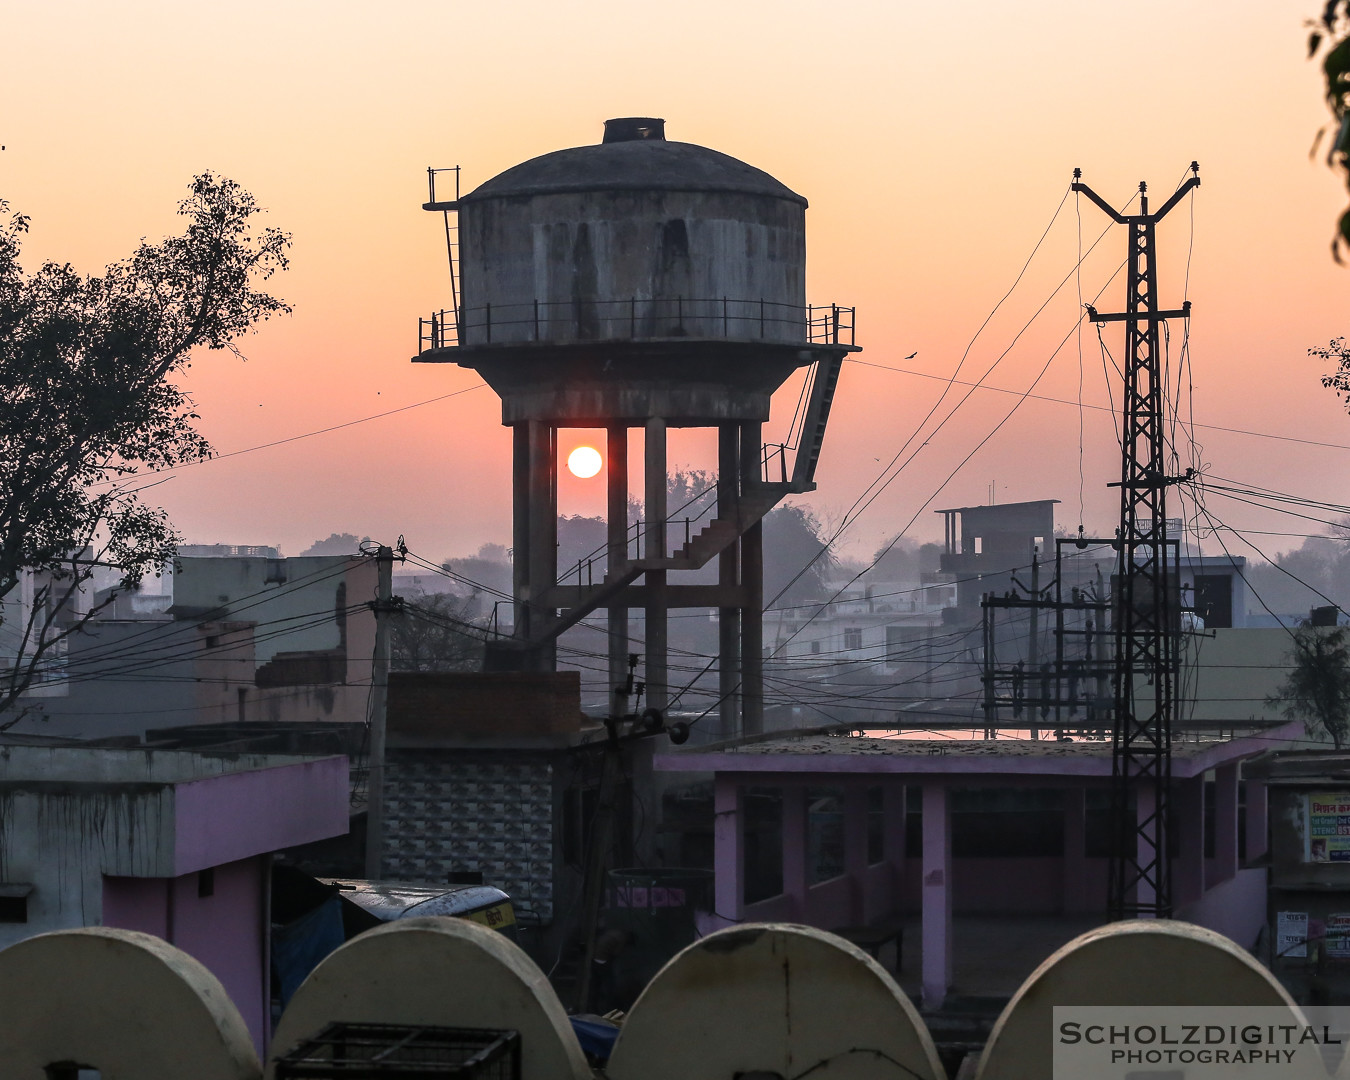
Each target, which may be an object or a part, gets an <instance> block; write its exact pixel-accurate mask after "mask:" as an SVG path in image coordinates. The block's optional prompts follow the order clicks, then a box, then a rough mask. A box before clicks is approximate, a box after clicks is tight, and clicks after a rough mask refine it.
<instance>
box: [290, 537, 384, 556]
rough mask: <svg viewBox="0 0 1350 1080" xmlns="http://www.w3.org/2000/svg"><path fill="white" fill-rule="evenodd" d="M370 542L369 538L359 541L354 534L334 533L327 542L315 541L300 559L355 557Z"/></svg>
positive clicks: (303, 552) (302, 553)
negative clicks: (309, 556) (309, 557)
mask: <svg viewBox="0 0 1350 1080" xmlns="http://www.w3.org/2000/svg"><path fill="white" fill-rule="evenodd" d="M369 541H370V537H369V536H365V537H362V538H361V539H359V540H358V539H357V538H356V536H354V535H353V534H352V533H333V534H332V535H331V536H329V537H328V539H327V540H315V541H314V543H312V544H310V545H309V547H307V548H305V550H304V551H302V552H300V557H301V558H304V557H305V556H308V555H355V554H356V553H357V552H358V551H360V550H361V545H362V544H364V543H368V542H369Z"/></svg>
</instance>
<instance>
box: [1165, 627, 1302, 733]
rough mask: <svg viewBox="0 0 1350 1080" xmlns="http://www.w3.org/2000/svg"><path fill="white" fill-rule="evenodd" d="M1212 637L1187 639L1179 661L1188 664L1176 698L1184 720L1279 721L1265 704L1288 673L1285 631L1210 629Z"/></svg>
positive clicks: (1273, 711)
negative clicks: (1189, 672)
mask: <svg viewBox="0 0 1350 1080" xmlns="http://www.w3.org/2000/svg"><path fill="white" fill-rule="evenodd" d="M1212 633H1213V635H1214V636H1213V637H1212V638H1211V637H1208V636H1205V637H1191V638H1187V639H1186V640H1187V642H1188V645H1187V649H1186V655H1183V656H1182V663H1183V664H1186V665H1191V664H1193V665H1194V667H1193V668H1192V670H1193V671H1194V672H1195V676H1194V679H1193V680H1191V681H1190V685H1189V686H1186V687H1184V688H1183V691H1182V695H1181V700H1180V701H1179V702H1178V706H1179V711H1180V715H1181V716H1182V717H1183V718H1184V719H1185V720H1210V721H1227V722H1230V723H1233V724H1234V725H1236V724H1240V723H1241V722H1242V721H1244V720H1248V719H1255V720H1271V721H1274V720H1279V719H1280V716H1279V713H1278V712H1277V711H1276V710H1275V709H1272V708H1271V707H1270V706H1269V705H1267V704H1266V700H1267V698H1269V697H1270V695H1272V694H1274V693H1275V691H1276V690H1277V689H1278V688H1279V686H1280V684H1281V683H1283V682H1284V680H1285V678H1286V677H1287V676H1288V674H1289V671H1290V669H1291V667H1292V665H1291V664H1290V662H1289V649H1290V644H1289V631H1288V630H1282V629H1255V628H1249V629H1228V630H1214V631H1212Z"/></svg>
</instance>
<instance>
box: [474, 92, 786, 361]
mask: <svg viewBox="0 0 1350 1080" xmlns="http://www.w3.org/2000/svg"><path fill="white" fill-rule="evenodd" d="M664 129H665V122H664V121H662V120H658V119H651V118H645V117H627V118H623V119H618V120H610V121H608V122H607V123H606V124H605V137H604V141H603V142H601V143H599V144H597V145H593V146H579V147H575V148H573V149H570V150H559V151H556V152H554V153H551V154H544V155H543V156H542V157H537V158H533V159H531V160H530V161H526V162H524V163H522V164H520V165H516V166H514V167H513V168H510V169H507V170H506V171H505V172H503V173H501V174H499V175H498V176H495V177H493V178H492V179H491V180H488V181H487V182H486V183H484V184H482V185H481V186H480V187H478V188H477V189H476V190H474V191H472V192H470V193H468V194H467V195H465V196H463V197H462V198H461V199H460V203H459V214H460V222H459V223H460V233H459V241H460V260H461V262H460V266H461V274H462V278H461V280H462V306H461V314H460V327H459V342H460V344H461V345H464V346H481V345H495V344H524V343H529V342H539V343H546V344H564V343H573V342H584V341H625V340H661V339H678V338H694V339H704V340H708V339H714V340H718V339H720V340H727V341H764V342H777V343H792V342H805V341H807V340H808V339H809V337H810V331H809V329H808V312H807V308H806V294H805V278H806V228H805V211H806V200H805V199H804V198H802V196H800V195H798V194H796V193H795V192H793V191H792V190H790V189H789V188H788V187H786V186H785V185H783V184H782V183H780V182H779V181H778V180H775V179H774V178H773V177H772V176H770V175H769V174H768V173H766V172H763V171H762V170H760V169H756V168H755V167H754V166H752V165H747V164H746V163H745V162H743V161H739V160H737V159H736V158H733V157H730V156H728V155H727V154H722V153H718V152H717V151H716V150H710V149H708V148H707V147H704V146H696V145H694V144H692V143H682V142H668V141H667V140H666V138H665V133H664Z"/></svg>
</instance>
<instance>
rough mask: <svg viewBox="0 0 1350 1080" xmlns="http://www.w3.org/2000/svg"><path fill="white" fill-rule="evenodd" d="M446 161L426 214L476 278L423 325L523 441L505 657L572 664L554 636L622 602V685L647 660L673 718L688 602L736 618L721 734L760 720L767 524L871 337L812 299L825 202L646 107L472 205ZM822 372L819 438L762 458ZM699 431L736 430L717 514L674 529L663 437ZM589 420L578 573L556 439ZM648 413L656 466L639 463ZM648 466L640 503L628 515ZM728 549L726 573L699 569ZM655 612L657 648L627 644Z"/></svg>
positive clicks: (651, 636)
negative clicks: (635, 515)
mask: <svg viewBox="0 0 1350 1080" xmlns="http://www.w3.org/2000/svg"><path fill="white" fill-rule="evenodd" d="M430 175H431V178H432V184H433V186H432V192H431V198H430V200H429V201H428V202H427V203H425V204H424V207H425V208H426V209H427V210H431V211H435V212H439V213H442V214H444V215H445V218H446V236H447V243H448V245H449V248H450V258H451V273H452V287H453V285H458V288H459V290H460V291H459V293H458V295H457V296H456V297H455V301H454V303H453V304H452V307H451V308H450V309H448V310H446V311H441V312H438V313H436V314H435V315H433V316H432V317H431V318H430V319H424V320H422V323H421V333H420V347H419V353H418V355H417V356H416V357H414V360H416V361H419V362H431V363H456V364H459V365H460V366H461V367H466V368H471V369H473V370H474V371H476V372H478V374H479V375H481V376H482V378H483V380H484V381H485V382H487V383H488V385H489V386H491V387H492V389H493V390H494V391H495V392H496V393H497V394H498V395H499V396H500V398H501V402H502V423H503V424H505V425H507V426H509V427H510V428H511V429H512V433H513V445H514V450H513V492H514V512H513V522H514V524H513V545H512V547H513V573H514V583H513V594H514V628H513V632H512V636H511V637H510V638H509V639H502V640H499V641H497V642H495V643H491V644H490V647H489V650H488V657H487V664H488V666H490V667H492V668H494V669H496V670H512V669H516V670H533V671H547V670H552V669H553V668H554V667H555V666H556V662H557V661H556V642H557V639H558V636H559V635H560V634H561V633H562V632H563V631H565V630H567V629H568V628H569V627H572V626H575V625H576V624H577V623H579V622H580V621H581V620H582V619H584V618H586V617H587V616H589V615H591V614H592V613H594V612H596V611H598V610H604V611H606V612H607V618H608V625H607V629H608V641H609V686H610V687H611V688H617V687H620V686H621V685H623V684H624V683H625V678H626V674H627V670H628V657H629V654H630V652H634V653H641V654H642V655H643V657H644V661H645V665H644V666H645V672H644V674H645V684H646V697H647V704H648V706H649V707H652V708H655V709H658V710H664V709H665V708H666V706H667V704H668V702H669V699H670V695H671V692H672V687H671V679H670V676H669V670H668V660H667V652H668V648H667V621H668V616H669V612H670V611H671V610H673V609H677V608H701V609H705V610H706V609H716V610H717V612H718V623H719V649H718V657H717V665H718V670H719V697H718V701H719V710H720V718H721V727H722V731H721V734H722V735H723V736H724V737H725V736H732V735H736V734H750V733H754V732H757V731H759V730H761V728H762V724H763V674H762V657H763V643H762V637H763V632H762V609H763V604H764V596H763V536H762V520H763V518H764V516H765V515H766V514H767V513H768V512H769V511H770V510H771V509H773V508H774V507H775V506H776V505H777V504H778V502H779V501H780V500H781V499H782V498H783V497H784V496H786V495H788V494H791V493H796V492H805V491H810V490H812V489H813V488H814V487H815V481H814V476H815V468H816V463H817V460H818V458H819V454H820V447H821V443H822V441H823V438H824V433H825V428H826V425H827V423H828V420H829V414H830V406H831V403H832V401H833V397H834V393H835V388H836V385H837V382H838V379H839V372H840V368H841V366H842V363H843V359H844V357H845V355H846V354H848V353H849V352H851V351H855V349H856V346H855V345H854V343H853V309H852V308H844V307H839V306H837V305H829V306H825V307H812V306H809V305H808V304H807V303H806V296H805V255H806V232H805V211H806V200H805V199H804V198H802V197H801V196H800V195H798V194H796V193H795V192H793V191H791V190H790V189H788V188H787V187H786V186H784V185H783V184H782V183H780V182H779V181H778V180H776V179H774V178H773V177H772V176H770V175H768V174H767V173H765V172H762V171H761V170H759V169H756V168H754V167H752V166H750V165H747V164H746V163H744V162H742V161H738V160H737V159H735V158H732V157H729V156H727V155H725V154H721V153H718V152H717V151H715V150H710V149H708V148H706V147H702V146H696V145H693V144H689V143H679V142H669V141H667V140H666V139H665V124H664V121H663V120H659V119H654V118H647V117H626V118H620V119H616V120H610V121H607V122H606V124H605V134H604V140H603V141H602V142H601V143H599V144H598V145H592V146H582V147H575V148H572V149H568V150H560V151H557V152H554V153H551V154H545V155H543V156H542V157H537V158H534V159H532V160H530V161H526V162H524V163H523V164H520V165H517V166H514V167H513V168H510V169H507V170H506V171H505V172H503V173H501V174H499V175H498V176H496V177H494V178H492V179H491V180H488V181H487V182H486V183H484V184H482V185H480V186H479V187H477V188H476V189H474V190H473V191H470V192H468V193H466V194H464V195H462V196H458V193H457V197H456V198H455V199H453V200H451V199H438V198H437V197H436V193H435V189H434V181H435V176H436V171H431V173H430ZM457 186H458V173H456V187H457ZM803 367H806V368H809V369H810V370H809V373H808V380H809V382H808V389H807V392H806V396H805V409H804V412H803V414H802V417H803V418H802V421H801V425H800V435H799V437H798V438H797V439H796V441H795V445H788V446H776V447H772V448H767V449H766V447H765V446H764V444H763V436H762V427H763V424H764V423H765V421H767V420H768V418H769V403H770V398H771V396H772V394H773V393H774V391H775V390H777V389H778V388H779V387H780V386H782V385H783V383H784V382H785V381H786V380H787V379H788V378H789V377H790V376H791V375H792V374H793V373H794V372H796V371H797V370H798V369H800V368H803ZM684 427H700V428H713V429H715V430H716V435H717V446H718V464H717V480H716V509H715V511H713V512H712V516H711V517H710V518H709V519H708V520H692V521H691V520H687V519H686V520H684V521H680V520H678V519H675V520H672V518H673V515H674V514H678V512H679V509H680V508H674V509H673V512H672V508H671V507H668V506H667V472H668V468H667V453H666V443H667V432H668V431H669V430H670V429H672V428H684ZM574 428H593V429H597V430H598V431H600V432H603V443H602V444H601V445H602V449H603V450H604V457H605V469H606V483H607V486H608V498H607V514H606V518H607V543H606V545H605V547H604V548H603V549H602V550H600V551H597V552H596V553H595V554H594V556H592V557H591V558H588V559H583V560H582V561H581V562H579V563H578V564H576V565H575V566H572V567H568V568H565V569H564V571H563V572H562V573H561V574H560V573H559V567H558V565H557V515H558V466H559V446H558V432H559V430H560V429H574ZM634 428H637V429H640V430H641V432H642V435H643V439H642V460H641V462H640V464H638V463H634V466H635V467H630V460H629V441H630V433H631V432H632V431H633V429H634ZM794 452H795V453H794ZM630 474H632V475H635V476H637V477H640V478H641V481H642V483H641V490H642V507H643V510H642V520H641V521H639V522H636V523H631V524H630V522H629V521H628V499H629V491H630V483H629V480H630ZM713 560H716V565H717V566H718V577H717V582H716V584H697V583H686V582H684V581H682V580H681V578H680V574H681V572H683V571H689V570H697V569H700V568H702V567H703V566H705V565H707V564H709V563H710V562H712V561H713ZM635 608H636V609H640V610H642V611H643V612H644V615H645V618H644V628H645V629H644V638H645V640H643V641H641V642H630V634H629V612H630V610H631V609H635ZM621 706H622V703H615V706H614V708H612V709H611V712H613V713H615V714H616V715H617V713H618V712H622V711H623V709H622V707H621Z"/></svg>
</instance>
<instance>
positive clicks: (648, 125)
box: [601, 116, 666, 143]
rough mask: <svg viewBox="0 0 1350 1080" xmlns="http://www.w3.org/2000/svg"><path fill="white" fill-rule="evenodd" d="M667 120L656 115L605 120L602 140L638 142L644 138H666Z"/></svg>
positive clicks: (608, 141) (609, 141)
mask: <svg viewBox="0 0 1350 1080" xmlns="http://www.w3.org/2000/svg"><path fill="white" fill-rule="evenodd" d="M665 137H666V122H665V121H664V120H662V119H660V118H658V117H655V116H620V117H617V118H616V119H614V120H606V121H605V137H604V138H603V139H602V140H601V141H602V142H607V143H611V142H638V141H639V140H642V139H664V138H665Z"/></svg>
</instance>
